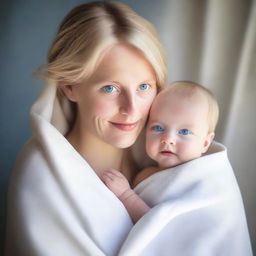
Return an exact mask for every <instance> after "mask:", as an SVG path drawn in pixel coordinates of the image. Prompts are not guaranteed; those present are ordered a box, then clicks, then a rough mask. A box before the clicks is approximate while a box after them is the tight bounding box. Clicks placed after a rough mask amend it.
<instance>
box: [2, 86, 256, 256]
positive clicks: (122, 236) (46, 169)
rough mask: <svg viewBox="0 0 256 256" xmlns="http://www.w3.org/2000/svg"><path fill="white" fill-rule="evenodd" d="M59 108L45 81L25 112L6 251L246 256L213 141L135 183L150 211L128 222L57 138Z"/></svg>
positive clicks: (230, 181) (229, 183)
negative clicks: (28, 131)
mask: <svg viewBox="0 0 256 256" xmlns="http://www.w3.org/2000/svg"><path fill="white" fill-rule="evenodd" d="M64 103H65V102H64ZM68 112H69V109H68V107H67V105H65V104H60V103H59V102H58V100H57V97H56V87H55V86H51V85H48V86H46V87H45V88H44V90H43V92H42V94H41V95H40V97H39V98H38V100H37V101H36V102H35V104H34V105H33V107H32V109H31V123H32V129H33V137H32V139H31V140H30V141H29V142H28V143H27V144H26V145H25V147H24V149H23V151H22V152H21V154H20V156H19V158H18V161H17V163H16V166H15V168H14V172H13V175H12V180H11V184H10V188H9V199H8V222H7V247H6V248H7V250H6V255H12V256H13V255H15V256H37V255H38V256H39V255H40V256H80V255H81V256H82V255H83V256H85V255H92V256H101V255H102V256H114V255H119V256H136V255H143V256H151V255H152V256H153V255H154V256H161V255H175V256H185V255H190V256H193V255H196V256H200V255H202V256H206V255H207V256H211V255H218V256H222V255H223V256H224V255H225V256H226V255H232V256H242V255H243V256H245V255H252V252H251V247H250V241H249V236H248V231H247V224H246V219H245V215H244V209H243V204H242V200H241V196H240V192H239V189H238V186H237V183H236V180H235V177H234V175H233V172H232V168H231V166H230V165H229V162H228V159H227V156H226V150H225V148H224V147H223V146H222V145H220V144H216V143H215V144H214V145H213V146H212V152H211V154H209V155H206V156H203V157H201V158H200V159H197V160H193V161H191V162H188V163H186V164H184V165H181V166H178V167H176V168H173V169H168V170H165V171H162V172H159V173H156V174H154V175H152V176H151V177H149V178H147V179H146V180H144V181H143V182H141V183H140V184H138V185H137V187H136V188H135V190H136V192H137V193H138V194H139V195H140V196H141V197H142V198H143V199H144V200H145V201H146V202H147V203H148V204H149V205H150V206H152V209H151V210H150V211H149V212H148V213H147V214H146V215H145V216H143V217H142V218H141V219H140V220H139V221H138V222H137V223H136V224H135V225H133V223H132V221H131V218H130V216H129V215H128V213H127V211H126V209H125V208H124V206H123V205H122V203H121V202H120V201H119V200H118V199H117V198H116V196H115V195H114V194H113V193H112V192H111V191H110V190H108V188H107V187H106V186H105V185H104V183H103V182H102V181H101V180H100V179H99V178H98V176H97V175H96V174H95V173H94V171H93V170H92V169H91V167H90V166H89V165H88V163H87V162H86V161H85V160H84V159H83V158H82V157H81V155H80V154H79V153H78V152H77V151H76V150H75V149H74V148H73V147H72V146H71V145H70V144H69V142H68V141H67V140H66V139H65V137H64V136H63V134H64V133H65V132H66V130H67V127H68V122H67V120H68Z"/></svg>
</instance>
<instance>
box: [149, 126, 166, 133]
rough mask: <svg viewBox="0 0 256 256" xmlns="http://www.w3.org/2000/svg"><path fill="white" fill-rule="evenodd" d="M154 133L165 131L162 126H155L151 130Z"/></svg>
mask: <svg viewBox="0 0 256 256" xmlns="http://www.w3.org/2000/svg"><path fill="white" fill-rule="evenodd" d="M151 129H152V130H153V131H156V132H162V131H164V128H163V127H162V126H160V125H154V126H153V127H152V128H151Z"/></svg>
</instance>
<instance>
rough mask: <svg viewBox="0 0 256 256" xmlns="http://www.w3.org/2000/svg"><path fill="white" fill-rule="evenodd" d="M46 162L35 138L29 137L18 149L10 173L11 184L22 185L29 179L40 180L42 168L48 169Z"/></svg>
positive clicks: (28, 181) (42, 172)
mask: <svg viewBox="0 0 256 256" xmlns="http://www.w3.org/2000/svg"><path fill="white" fill-rule="evenodd" d="M48 169H49V167H48V163H47V160H46V157H45V155H44V152H43V150H42V149H41V147H40V145H39V143H38V142H37V141H36V139H34V138H32V139H30V140H29V141H28V142H27V143H26V144H25V145H24V146H23V148H22V150H21V151H20V153H19V155H18V157H17V160H16V163H15V165H14V168H13V170H12V174H11V183H12V185H15V186H18V187H20V186H21V187H23V185H24V186H27V185H28V184H29V183H30V181H32V180H33V182H36V181H38V182H40V180H41V181H42V178H43V175H44V170H48Z"/></svg>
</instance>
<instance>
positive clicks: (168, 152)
mask: <svg viewBox="0 0 256 256" xmlns="http://www.w3.org/2000/svg"><path fill="white" fill-rule="evenodd" d="M160 154H161V155H164V156H173V155H175V154H174V153H173V152H172V151H171V150H162V151H160Z"/></svg>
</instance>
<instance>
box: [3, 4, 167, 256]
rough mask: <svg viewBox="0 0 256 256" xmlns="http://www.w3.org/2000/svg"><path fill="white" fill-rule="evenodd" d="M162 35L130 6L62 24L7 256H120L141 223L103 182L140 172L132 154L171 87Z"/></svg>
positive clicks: (98, 8)
mask: <svg viewBox="0 0 256 256" xmlns="http://www.w3.org/2000/svg"><path fill="white" fill-rule="evenodd" d="M166 70H167V69H166V64H165V56H164V54H163V51H162V46H161V44H160V42H159V40H158V36H157V34H156V31H155V29H154V28H153V26H152V25H151V24H150V23H149V22H148V21H146V20H145V19H143V18H142V17H140V16H139V15H138V14H136V13H135V12H134V11H133V10H132V9H130V8H129V7H128V6H126V5H125V4H122V3H119V2H105V1H104V2H92V3H88V4H83V5H81V6H78V7H76V8H74V9H73V10H71V12H70V13H69V14H68V15H67V17H66V18H65V19H64V20H63V22H62V23H61V25H60V27H59V30H58V32H57V35H56V37H55V40H54V42H53V44H52V46H51V48H50V50H49V54H48V63H47V65H46V66H45V67H43V68H42V69H41V70H40V74H39V75H40V76H42V77H43V78H44V79H45V81H46V86H45V88H44V90H43V92H42V94H41V95H40V97H39V98H38V99H37V100H36V102H35V104H34V105H33V107H32V109H31V122H32V129H33V136H32V138H31V140H30V141H29V142H28V143H27V144H26V145H25V147H24V149H23V150H22V152H21V154H20V156H19V158H18V160H17V163H16V166H15V170H14V172H13V177H12V182H11V184H10V193H9V201H8V202H9V203H8V204H9V206H8V209H9V210H8V224H7V246H6V255H19V256H23V255H24V256H29V255H33V256H35V255H45V256H49V255H61V256H65V255H68V256H70V255H74V256H77V255H95V256H96V255H115V254H116V253H117V251H118V250H119V249H120V247H121V244H122V242H123V241H124V240H125V237H126V236H127V234H128V232H129V231H130V229H131V228H132V226H133V224H132V221H131V219H130V217H129V215H128V213H127V212H126V210H125V208H124V207H123V206H122V204H121V203H120V202H119V201H118V200H117V199H116V198H115V197H114V195H112V194H111V193H110V192H109V191H108V189H107V188H106V187H105V185H104V184H103V183H102V181H101V180H100V178H98V177H99V176H100V175H101V173H102V171H103V170H105V168H116V169H120V170H123V173H124V175H125V176H126V177H127V179H128V180H129V181H132V179H133V177H134V176H135V174H136V170H137V169H138V167H137V164H136V162H135V160H134V159H133V156H132V155H131V153H130V150H129V149H130V147H131V146H132V145H133V144H134V143H135V141H136V139H137V137H138V135H139V134H140V132H141V131H142V129H143V127H144V125H145V122H146V119H147V116H148V112H149V109H150V106H151V104H152V101H153V99H154V97H155V96H156V94H157V92H158V91H159V90H160V88H161V87H162V86H163V84H164V82H165V80H166Z"/></svg>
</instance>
